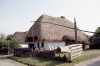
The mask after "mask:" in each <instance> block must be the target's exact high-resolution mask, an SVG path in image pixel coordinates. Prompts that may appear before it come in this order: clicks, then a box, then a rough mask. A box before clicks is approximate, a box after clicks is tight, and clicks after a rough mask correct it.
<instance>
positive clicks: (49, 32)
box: [26, 14, 89, 50]
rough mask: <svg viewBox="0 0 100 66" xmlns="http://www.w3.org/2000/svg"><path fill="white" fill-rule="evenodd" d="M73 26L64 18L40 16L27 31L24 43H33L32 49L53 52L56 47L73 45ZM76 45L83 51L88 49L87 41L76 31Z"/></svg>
mask: <svg viewBox="0 0 100 66" xmlns="http://www.w3.org/2000/svg"><path fill="white" fill-rule="evenodd" d="M73 28H74V24H73V23H72V22H71V21H69V20H68V19H66V18H65V17H64V16H61V17H52V16H48V15H44V14H43V15H41V16H40V17H39V18H38V19H37V20H36V21H35V23H34V24H33V25H32V26H31V28H30V29H29V31H28V33H27V35H26V41H27V42H29V43H31V42H34V46H33V47H34V49H35V50H40V49H45V50H53V49H56V48H57V47H63V46H67V45H69V44H75V33H74V29H73ZM77 35H78V43H81V44H83V48H84V49H88V48H89V41H88V40H87V38H86V37H85V36H84V34H83V33H82V32H81V31H79V30H77Z"/></svg>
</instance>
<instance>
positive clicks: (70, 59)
mask: <svg viewBox="0 0 100 66" xmlns="http://www.w3.org/2000/svg"><path fill="white" fill-rule="evenodd" d="M68 55H69V59H68V61H69V62H71V61H72V53H71V52H69V53H68Z"/></svg>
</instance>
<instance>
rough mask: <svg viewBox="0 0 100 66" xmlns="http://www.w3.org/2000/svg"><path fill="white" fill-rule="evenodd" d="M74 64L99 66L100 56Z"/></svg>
mask: <svg viewBox="0 0 100 66" xmlns="http://www.w3.org/2000/svg"><path fill="white" fill-rule="evenodd" d="M74 66H100V56H99V57H96V58H92V59H89V60H86V61H83V62H80V63H78V64H76V65H74Z"/></svg>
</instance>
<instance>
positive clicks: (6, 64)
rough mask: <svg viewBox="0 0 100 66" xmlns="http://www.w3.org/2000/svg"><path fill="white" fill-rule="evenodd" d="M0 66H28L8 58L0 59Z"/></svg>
mask: <svg viewBox="0 0 100 66" xmlns="http://www.w3.org/2000/svg"><path fill="white" fill-rule="evenodd" d="M0 66H27V65H24V64H21V63H19V62H16V61H13V60H11V59H8V58H0Z"/></svg>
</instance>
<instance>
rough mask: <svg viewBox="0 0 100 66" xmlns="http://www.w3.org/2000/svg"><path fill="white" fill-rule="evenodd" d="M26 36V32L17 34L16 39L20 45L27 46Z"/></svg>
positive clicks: (15, 34)
mask: <svg viewBox="0 0 100 66" xmlns="http://www.w3.org/2000/svg"><path fill="white" fill-rule="evenodd" d="M26 34H27V31H26V32H15V33H14V37H15V39H17V40H19V43H20V44H26V42H25V37H26Z"/></svg>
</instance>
